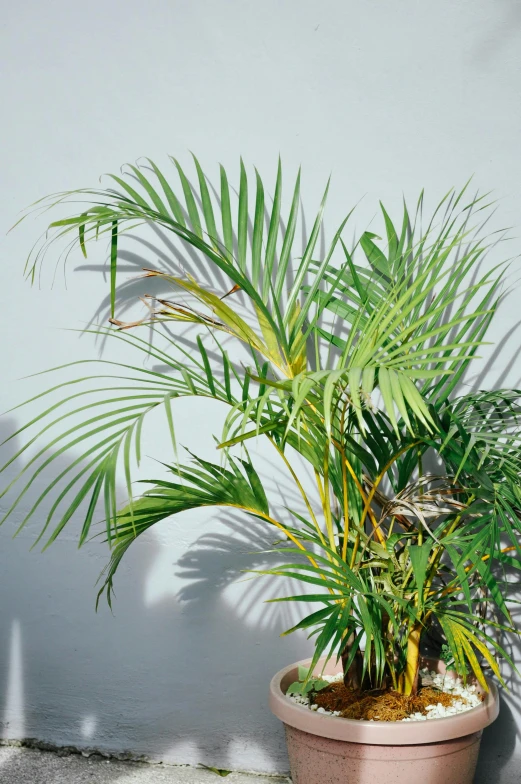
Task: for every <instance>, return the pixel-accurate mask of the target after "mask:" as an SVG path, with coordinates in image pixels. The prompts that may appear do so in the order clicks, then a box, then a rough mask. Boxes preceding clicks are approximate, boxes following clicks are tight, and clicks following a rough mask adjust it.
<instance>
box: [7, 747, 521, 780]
mask: <svg viewBox="0 0 521 784" xmlns="http://www.w3.org/2000/svg"><path fill="white" fill-rule="evenodd" d="M520 781H521V760H519V759H513V760H510V761H509V762H508V763H506V764H505V762H504V760H501V761H500V760H497V761H494V760H486V761H484V762H481V763H480V765H479V768H478V773H477V776H476V779H475V782H474V784H519V782H520ZM113 782H117V784H218V783H219V782H221V783H222V784H291V782H290V780H289V779H288V778H286V777H284V776H260V775H256V774H251V773H230V774H229V775H228V776H226V777H225V778H222V777H221V776H219V775H217V774H216V773H212V772H211V771H208V770H205V769H202V768H193V767H190V766H184V765H151V764H148V763H140V762H122V761H119V760H114V759H109V760H107V759H104V758H102V757H100V756H97V755H95V756H91V757H83V756H81V755H79V754H68V755H65V756H64V755H63V753H56V752H52V751H40V750H38V749H31V748H19V747H12V746H3V747H2V746H0V784H113ZM447 784H451V782H447Z"/></svg>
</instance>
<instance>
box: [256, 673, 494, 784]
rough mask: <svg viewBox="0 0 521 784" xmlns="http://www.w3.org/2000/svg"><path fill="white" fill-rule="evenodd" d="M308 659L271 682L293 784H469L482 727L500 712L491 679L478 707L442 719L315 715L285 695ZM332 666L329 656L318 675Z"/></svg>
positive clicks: (271, 704)
mask: <svg viewBox="0 0 521 784" xmlns="http://www.w3.org/2000/svg"><path fill="white" fill-rule="evenodd" d="M310 662H311V660H310V659H306V660H305V661H301V662H297V663H296V664H292V665H290V666H289V667H285V668H284V669H283V670H281V671H280V672H278V673H277V675H275V677H274V678H273V679H272V681H271V685H270V707H271V710H272V711H273V713H274V714H275V716H277V717H278V718H279V719H281V720H282V721H283V722H284V725H285V728H286V740H287V744H288V754H289V761H290V766H291V777H292V779H293V784H380V783H381V784H384V782H385V784H394V782H400V784H472V781H473V779H474V773H475V770H476V762H477V758H478V752H479V744H480V741H481V735H482V731H483V728H484V727H486V726H488V725H489V724H491V723H492V722H493V721H494V720H495V719H496V718H497V715H498V713H499V698H498V693H497V689H496V687H495V685H494V684H493V683H489V686H490V691H489V692H488V694H487V695H486V697H485V699H484V701H483V702H482V703H481V705H479V706H478V707H477V708H473V709H472V710H469V711H466V712H465V713H460V714H458V715H456V716H450V717H449V718H446V719H431V720H429V721H416V722H412V721H411V722H401V721H397V722H391V721H353V720H350V719H342V718H340V717H337V716H327V715H324V714H320V713H315V712H313V711H310V710H309V709H308V708H306V707H304V706H301V705H297V704H296V703H295V702H293V701H292V700H290V699H288V698H287V697H286V696H285V692H286V689H287V688H288V686H289V685H290V683H293V682H294V681H296V680H298V666H299V665H302V666H304V667H305V666H309V664H310ZM322 663H323V660H320V661H319V663H318V665H317V667H316V672H317V673H318V672H319V671H321V670H322ZM430 666H433V665H432V663H431V664H430ZM441 667H442V665H440V668H441ZM335 672H338V665H336V664H335V663H334V662H332V661H330V662H329V663H328V665H327V666H326V668H325V673H326V674H328V675H332V674H334V673H335Z"/></svg>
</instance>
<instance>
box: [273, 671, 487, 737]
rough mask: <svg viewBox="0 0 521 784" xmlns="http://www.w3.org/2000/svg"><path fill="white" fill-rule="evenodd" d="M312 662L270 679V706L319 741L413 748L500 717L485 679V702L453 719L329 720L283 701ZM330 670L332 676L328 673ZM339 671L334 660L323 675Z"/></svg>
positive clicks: (474, 729) (467, 731)
mask: <svg viewBox="0 0 521 784" xmlns="http://www.w3.org/2000/svg"><path fill="white" fill-rule="evenodd" d="M325 658H326V657H325V656H322V657H321V658H320V659H319V661H318V663H317V666H316V670H318V669H322V666H323V663H324V660H325ZM310 664H311V659H303V660H302V661H299V662H295V663H294V664H290V665H288V666H287V667H284V668H283V669H282V670H280V671H279V672H278V673H277V674H276V675H274V676H273V678H272V680H271V683H270V698H269V704H270V708H271V710H272V712H273V713H274V714H275V716H277V718H279V719H281V721H283V722H284V723H285V724H289V725H290V726H291V727H296V729H299V730H302V731H303V732H308V733H310V734H311V735H319V736H320V737H322V738H330V739H332V740H343V741H347V742H348V743H367V744H371V745H377V746H413V745H418V744H426V743H437V742H440V741H446V740H452V739H453V738H461V737H464V736H465V735H471V734H473V733H475V732H480V731H481V730H483V729H484V727H487V726H488V725H489V724H492V722H493V721H494V720H495V719H496V718H497V716H498V713H499V695H498V690H497V687H496V685H495V683H493V682H492V681H491V680H489V679H488V678H487V683H488V686H489V691H488V693H487V695H486V696H485V699H484V700H483V702H482V703H481V705H478V706H477V707H475V708H471V709H470V710H468V711H465V712H463V713H458V714H456V715H455V716H448V717H446V718H443V719H431V720H428V721H367V720H364V719H343V718H342V717H341V716H328V715H324V714H323V713H322V714H321V713H316V712H315V711H311V710H309V708H306V707H305V706H303V705H298V704H297V703H296V702H293V700H290V699H289V698H288V697H286V693H285V692H286V689H287V688H288V686H289V685H290V683H292V682H293V681H295V680H297V678H298V667H299V666H302V667H306V666H307V667H309V665H310ZM328 670H331V672H328ZM337 671H338V665H336V664H335V663H334V661H333V660H330V661H329V662H328V665H327V666H326V668H325V672H326V674H329V675H332V674H334V673H335V672H337Z"/></svg>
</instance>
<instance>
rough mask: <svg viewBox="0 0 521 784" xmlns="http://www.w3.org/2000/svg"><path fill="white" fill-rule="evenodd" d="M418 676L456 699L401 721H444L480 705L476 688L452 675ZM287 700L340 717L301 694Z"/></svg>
mask: <svg viewBox="0 0 521 784" xmlns="http://www.w3.org/2000/svg"><path fill="white" fill-rule="evenodd" d="M420 676H421V677H422V678H423V680H428V681H429V685H431V684H432V686H434V687H435V688H437V689H439V690H440V691H442V692H444V693H445V694H452V695H453V696H454V697H456V698H457V699H455V700H454V702H453V704H452V705H451V706H450V707H445V706H444V705H442V704H441V702H438V703H437V704H436V705H427V707H426V708H425V710H426V711H427V714H426V715H424V714H423V713H412V714H411V715H410V716H409V717H408V718H407V719H401V721H428V720H429V719H445V718H447V717H448V716H455V715H456V714H457V713H464V712H465V711H468V710H472V708H476V707H477V706H478V705H480V704H481V700H480V698H479V692H478V689H477V688H476V686H473V685H467V686H465V685H464V684H463V681H462V680H461V678H458V677H456V676H455V675H454V673H451V672H449V673H447V674H446V675H440V674H439V673H437V672H434V670H433V671H432V672H429V671H428V670H422V671H421V672H420ZM320 677H321V678H322V679H323V680H325V681H329V683H338V682H339V681H341V680H343V675H342V673H341V672H339V673H337V674H336V675H321V676H320ZM288 699H290V700H293V702H296V703H297V705H302V706H304V707H308V708H309V709H310V710H312V711H316V712H317V713H324V714H327V715H328V716H340V711H328V710H326V709H325V708H319V707H318V705H311V704H310V700H309V697H307V696H305V695H302V694H290V695H288ZM371 721H372V719H371Z"/></svg>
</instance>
